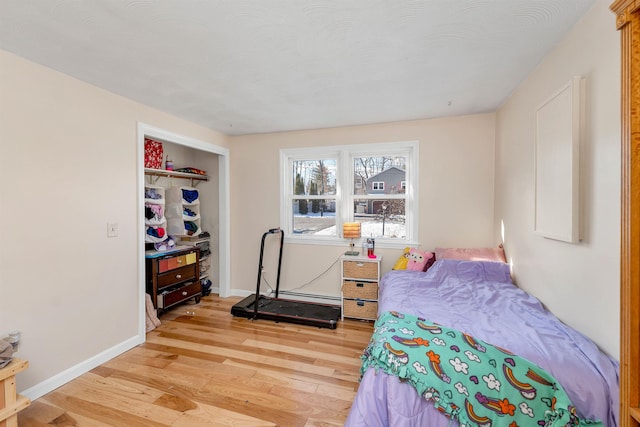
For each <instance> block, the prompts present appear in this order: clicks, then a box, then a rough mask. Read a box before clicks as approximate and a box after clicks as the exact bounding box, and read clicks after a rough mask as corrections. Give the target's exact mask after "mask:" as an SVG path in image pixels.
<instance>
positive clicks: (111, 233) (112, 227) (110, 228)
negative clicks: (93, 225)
mask: <svg viewBox="0 0 640 427" xmlns="http://www.w3.org/2000/svg"><path fill="white" fill-rule="evenodd" d="M107 237H118V223H117V222H108V223H107Z"/></svg>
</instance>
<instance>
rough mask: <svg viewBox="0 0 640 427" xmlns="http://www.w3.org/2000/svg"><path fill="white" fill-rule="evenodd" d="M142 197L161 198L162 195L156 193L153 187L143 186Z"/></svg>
mask: <svg viewBox="0 0 640 427" xmlns="http://www.w3.org/2000/svg"><path fill="white" fill-rule="evenodd" d="M144 198H145V199H162V196H161V195H160V194H158V192H157V191H156V189H155V188H145V189H144Z"/></svg>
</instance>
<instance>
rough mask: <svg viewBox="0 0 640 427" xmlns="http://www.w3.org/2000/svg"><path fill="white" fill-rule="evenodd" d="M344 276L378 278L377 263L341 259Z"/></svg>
mask: <svg viewBox="0 0 640 427" xmlns="http://www.w3.org/2000/svg"><path fill="white" fill-rule="evenodd" d="M342 269H343V273H344V277H348V278H350V279H372V280H378V263H377V262H367V261H343V265H342Z"/></svg>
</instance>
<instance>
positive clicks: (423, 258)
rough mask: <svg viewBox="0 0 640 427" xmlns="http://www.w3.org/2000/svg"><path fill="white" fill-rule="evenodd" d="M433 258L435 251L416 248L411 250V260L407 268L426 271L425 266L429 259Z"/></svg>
mask: <svg viewBox="0 0 640 427" xmlns="http://www.w3.org/2000/svg"><path fill="white" fill-rule="evenodd" d="M431 258H433V253H431V252H423V251H419V250H418V249H416V248H411V249H410V250H409V262H408V263H407V270H411V271H426V270H425V266H426V265H427V263H428V262H429V260H430V259H431Z"/></svg>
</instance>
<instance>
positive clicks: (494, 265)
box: [345, 259, 619, 427]
mask: <svg viewBox="0 0 640 427" xmlns="http://www.w3.org/2000/svg"><path fill="white" fill-rule="evenodd" d="M378 314H379V319H378V322H376V331H375V332H374V335H373V337H372V342H371V343H370V345H369V346H368V347H367V349H366V350H365V352H364V354H363V361H364V362H363V370H362V378H361V382H360V386H359V389H358V392H357V394H356V397H355V399H354V402H353V405H352V408H351V411H350V414H349V416H348V419H347V421H346V424H345V425H346V426H348V427H360V426H392V427H401V426H426V427H449V426H458V425H461V424H462V425H469V426H475V425H482V426H502V425H503V426H509V427H514V426H520V427H525V426H527V425H530V426H538V425H541V426H542V425H545V423H546V425H554V426H560V425H565V424H566V422H562V423H561V422H560V421H559V418H558V419H557V420H556V421H553V422H552V421H550V420H552V419H553V416H551V418H547V419H546V421H543V418H544V416H543V414H540V413H539V412H537V413H536V414H535V416H533V414H531V413H529V418H526V421H525V422H522V421H519V422H515V421H510V418H509V417H508V416H502V415H498V416H496V413H495V411H488V410H487V409H486V408H491V405H490V403H491V402H497V401H498V400H492V399H489V402H488V403H487V401H486V399H485V404H484V406H483V405H481V404H480V403H479V402H480V400H479V398H478V395H480V396H482V394H480V393H476V394H469V393H467V394H468V395H466V396H465V395H463V393H462V392H461V391H460V389H459V388H458V391H459V393H458V395H459V396H458V397H457V399H458V400H457V401H455V402H454V400H449V399H446V398H445V397H444V395H443V394H439V393H438V391H440V392H441V390H440V389H439V387H440V386H441V385H443V386H445V385H447V384H445V383H444V382H443V381H442V380H441V378H440V377H438V375H434V373H440V374H442V373H443V372H441V371H438V370H436V369H426V370H425V372H424V373H425V377H424V378H425V379H423V380H422V379H417V380H416V379H415V378H414V377H409V376H408V375H409V374H408V372H409V371H411V362H409V364H407V365H403V364H402V363H399V362H398V360H400V359H399V358H398V357H397V353H398V352H401V353H404V351H402V350H407V352H408V351H409V347H407V346H406V345H405V344H406V338H408V337H414V336H413V335H405V336H404V338H403V336H402V334H401V333H400V332H399V330H404V329H398V331H396V329H394V328H392V327H390V326H393V325H390V324H389V323H388V321H391V322H394V323H397V321H400V320H403V321H405V322H406V323H409V322H408V319H411V320H412V324H415V323H423V322H422V320H424V323H425V324H429V325H435V326H436V327H437V326H439V325H441V326H443V327H445V330H447V331H449V328H450V329H451V331H459V332H461V333H464V334H462V338H463V339H464V338H467V341H469V342H472V343H473V340H469V339H468V338H472V339H475V340H476V341H477V342H480V343H488V344H486V345H487V346H489V347H491V348H492V350H493V351H498V352H503V353H504V354H503V356H504V360H505V361H508V362H509V363H511V361H513V358H515V357H516V356H517V357H519V358H522V360H523V361H524V362H522V363H525V362H527V363H531V364H532V365H533V366H534V367H535V366H537V367H539V368H541V369H542V370H544V372H546V373H548V374H550V375H552V377H551V378H553V379H554V381H553V384H554V385H553V386H552V387H545V386H543V385H541V384H540V383H539V382H536V381H533V380H531V378H533V377H531V378H525V377H523V376H522V375H520V374H519V375H520V376H519V377H518V378H514V377H513V374H512V372H510V368H511V366H509V365H508V363H498V364H497V366H496V370H498V371H502V372H503V373H504V374H505V375H506V374H512V377H511V380H512V381H511V380H508V381H507V382H510V384H511V385H513V384H516V385H518V386H519V387H520V388H521V390H520V391H521V396H527V394H526V393H525V392H524V391H523V390H522V388H523V387H524V388H525V389H526V388H527V387H529V388H533V386H535V388H537V389H538V396H536V398H540V397H542V392H541V390H542V389H546V390H550V391H551V393H560V392H564V393H566V396H565V397H567V398H568V399H569V400H570V405H569V407H568V410H569V411H571V414H570V420H571V421H570V424H571V423H574V424H575V425H578V424H579V425H587V424H588V422H585V421H578V420H579V419H589V420H601V422H602V425H605V426H607V427H616V426H617V413H618V399H619V396H618V371H619V367H618V364H617V362H616V361H615V360H613V359H612V358H610V357H608V356H607V355H605V354H604V353H603V352H601V351H600V350H599V349H598V347H597V346H596V345H595V344H594V343H593V342H592V341H590V340H589V339H588V338H586V337H585V336H584V335H582V334H580V333H578V332H577V331H575V330H574V329H572V328H570V327H568V326H567V325H565V324H563V323H562V322H561V321H559V320H558V319H557V318H556V317H555V316H554V315H553V314H551V313H550V312H549V311H547V310H546V309H545V308H544V307H543V306H542V304H541V303H540V302H539V301H538V300H537V299H536V298H534V297H533V296H531V295H529V294H527V293H526V292H524V291H522V290H521V289H519V288H518V287H516V286H515V285H514V284H513V283H512V281H511V277H510V270H509V266H508V264H505V263H502V262H487V261H468V260H454V259H439V260H438V261H436V262H435V263H434V264H433V265H432V266H431V267H430V268H429V269H428V270H427V271H426V272H415V271H406V270H398V271H391V272H389V273H387V274H385V275H384V276H383V278H382V279H381V281H380V298H379V307H378ZM594 315H597V312H595V311H594ZM414 316H415V318H417V319H418V320H419V322H416V321H415V319H414ZM383 317H384V318H385V323H384V324H381V323H380V322H381V320H382V319H383ZM390 319H391V320H390ZM420 326H421V327H422V325H420ZM418 329H420V328H418ZM389 330H391V331H393V332H394V334H395V335H394V337H393V339H389V338H384V337H382V335H380V333H381V331H382V332H387V333H388V331H389ZM424 331H425V334H424V335H423V336H424V337H425V338H427V339H430V340H433V339H435V338H434V337H436V335H434V334H433V333H432V330H429V328H424ZM405 332H406V333H407V334H409V333H413V331H405ZM440 334H441V335H439V336H438V337H445V338H447V336H446V335H445V334H444V333H442V332H440ZM449 334H450V335H452V336H453V335H455V334H454V333H453V332H449ZM397 335H400V336H397ZM458 335H460V334H458ZM421 336H422V335H421ZM412 339H413V338H412ZM420 339H422V338H420ZM403 340H404V341H405V343H403ZM467 344H468V343H463V344H459V345H451V346H450V348H452V349H454V350H464V349H465V348H467V347H465V345H467ZM427 345H429V343H427ZM385 346H386V347H385ZM494 346H495V348H494ZM385 348H387V349H388V350H389V351H386V350H385ZM435 348H437V345H436V344H434V341H431V343H430V346H428V347H423V350H424V351H423V352H424V353H425V355H426V354H427V351H426V350H429V349H435ZM478 348H480V347H478ZM385 351H386V353H385ZM429 351H430V350H429ZM394 352H395V353H394ZM465 352H467V351H466V350H465V351H460V352H459V353H460V359H462V361H463V362H464V361H466V363H465V365H474V366H475V363H474V362H471V361H470V360H467V359H466V356H464V353H465ZM383 353H384V354H383ZM467 353H468V352H467ZM476 353H477V354H479V355H480V356H481V358H485V359H486V358H488V356H485V355H484V354H482V353H478V352H476ZM372 354H376V355H377V358H376V357H374V356H372ZM511 354H513V355H516V356H513V357H511V356H509V355H511ZM487 355H488V353H487ZM403 357H405V358H406V354H405V355H403ZM411 357H413V356H411ZM372 359H375V360H378V359H381V363H382V364H384V363H385V362H388V363H389V365H391V367H389V366H387V367H386V368H383V367H378V366H373V364H372V363H370V362H371V360H372ZM494 359H497V358H493V359H491V361H493V360H494ZM500 360H502V359H500ZM516 360H518V363H520V359H516ZM404 362H406V360H404ZM452 363H453V362H452ZM426 365H428V360H427V361H426V362H423V365H420V366H426ZM500 365H502V366H500ZM520 366H524V365H522V364H521V365H520ZM440 369H441V370H444V371H445V372H447V373H448V372H453V373H454V374H455V373H456V372H454V370H453V366H449V364H447V363H442V364H441V368H440ZM534 371H535V369H534ZM414 374H415V373H414ZM529 376H530V375H529ZM401 378H402V380H401ZM466 378H467V382H466V383H465V384H464V385H460V384H458V382H460V381H458V380H456V384H457V385H456V387H458V386H460V387H463V390H462V391H465V392H466V391H467V389H466V385H470V386H471V387H473V386H474V384H472V383H471V382H470V381H468V378H472V379H473V380H474V383H476V382H477V378H478V377H475V376H471V375H470V373H469V374H467V376H466ZM523 380H524V381H523ZM555 380H557V382H556V381H555ZM538 381H539V380H538ZM480 382H481V383H482V381H480ZM502 382H503V384H502V390H503V391H504V392H506V390H507V388H508V385H507V384H506V382H505V381H504V380H503V381H502ZM558 384H559V385H558ZM418 385H420V386H422V388H420V387H418ZM431 385H434V386H435V387H436V389H437V390H435V391H436V393H435V396H436V397H437V398H434V393H432V391H433V390H431V389H429V388H428V386H431ZM450 385H451V384H450ZM418 389H419V390H421V394H418V391H417V390H418ZM469 390H471V388H470V389H469ZM525 391H526V390H525ZM448 393H449V395H450V394H451V393H450V392H448ZM453 394H456V393H455V391H454V393H453ZM489 394H490V393H489ZM495 394H496V396H494V397H497V395H501V394H502V391H501V392H497V391H496V392H495ZM533 394H536V390H535V389H534V391H533ZM485 395H486V393H485ZM557 396H558V395H557V394H556V395H554V396H552V399H548V400H547V401H545V398H544V397H542V401H543V402H545V403H547V404H548V406H550V408H552V409H554V410H555V406H554V405H555V404H558V402H560V401H561V400H562V398H558V400H556V397H557ZM519 397H520V396H519ZM440 398H442V399H440ZM460 398H464V403H462V401H461V400H460ZM528 398H529V397H527V399H528ZM454 399H455V398H454ZM510 399H511V402H512V403H513V404H514V405H512V406H514V407H515V412H516V414H517V413H524V409H523V408H528V407H527V404H528V402H529V401H528V400H527V399H525V398H524V397H521V398H520V399H519V400H518V398H516V397H515V396H511V397H510ZM445 404H446V405H449V406H446V405H445ZM465 405H468V406H465ZM522 405H524V407H523V406H522ZM571 405H575V406H571ZM469 407H471V409H469ZM511 409H512V410H513V408H511ZM521 409H522V411H521ZM529 410H530V409H529ZM470 411H471V412H470ZM488 413H490V414H491V415H492V418H490V419H489V418H487V416H488V415H489V414H488ZM565 421H566V420H565ZM576 423H578V424H576ZM574 424H571V425H574ZM595 425H599V424H595Z"/></svg>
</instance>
